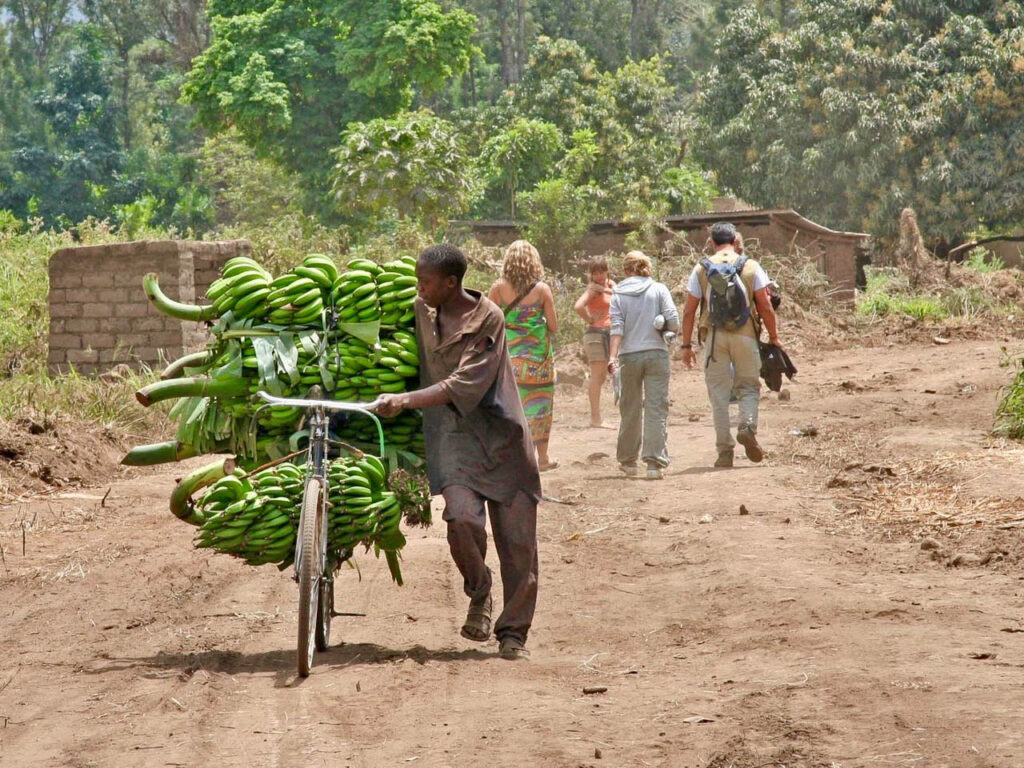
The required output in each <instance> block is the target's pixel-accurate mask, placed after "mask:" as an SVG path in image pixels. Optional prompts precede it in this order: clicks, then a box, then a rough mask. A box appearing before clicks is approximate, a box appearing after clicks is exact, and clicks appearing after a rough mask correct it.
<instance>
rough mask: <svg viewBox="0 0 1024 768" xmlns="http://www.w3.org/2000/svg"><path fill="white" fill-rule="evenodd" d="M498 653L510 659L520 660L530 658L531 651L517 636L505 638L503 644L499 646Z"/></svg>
mask: <svg viewBox="0 0 1024 768" xmlns="http://www.w3.org/2000/svg"><path fill="white" fill-rule="evenodd" d="M498 655H499V656H501V658H503V659H508V660H509V661H518V660H519V659H528V658H530V652H529V651H528V650H526V646H525V644H524V643H523V641H522V640H520V639H519V638H517V637H506V638H503V639H502V641H501V644H500V645H499V646H498Z"/></svg>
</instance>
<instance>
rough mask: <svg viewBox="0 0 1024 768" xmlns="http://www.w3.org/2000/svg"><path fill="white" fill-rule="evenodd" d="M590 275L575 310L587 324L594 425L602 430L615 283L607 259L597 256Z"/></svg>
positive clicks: (585, 336) (585, 346) (586, 349)
mask: <svg viewBox="0 0 1024 768" xmlns="http://www.w3.org/2000/svg"><path fill="white" fill-rule="evenodd" d="M587 272H588V274H589V277H590V281H589V282H588V283H587V288H586V290H585V291H583V295H582V296H580V297H579V298H578V299H577V300H576V304H575V305H574V306H573V310H574V311H575V312H576V314H577V315H579V316H580V317H582V318H583V322H585V323H586V324H587V330H586V331H585V332H584V333H583V350H584V352H586V355H587V362H588V363H589V364H590V389H589V391H588V394H589V395H590V426H592V427H601V426H604V425H603V424H602V422H601V387H603V386H604V382H605V379H606V378H607V377H608V350H609V333H610V331H611V327H612V320H611V315H610V314H609V310H610V308H611V304H612V288H614V287H615V283H614V282H612V280H610V279H609V276H608V262H607V261H605V259H604V257H603V256H594V257H593V258H592V259H591V260H590V262H589V263H588V264H587Z"/></svg>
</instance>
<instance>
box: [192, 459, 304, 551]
mask: <svg viewBox="0 0 1024 768" xmlns="http://www.w3.org/2000/svg"><path fill="white" fill-rule="evenodd" d="M304 480H305V473H304V472H303V471H302V470H301V469H300V468H299V467H297V466H295V465H294V464H289V463H287V462H285V463H281V464H278V465H276V466H274V467H271V468H270V469H266V470H264V471H263V472H260V473H258V474H256V475H253V476H246V474H245V473H244V472H243V471H241V470H238V471H236V474H234V475H228V476H227V477H223V478H221V479H220V480H218V481H217V482H215V483H214V484H213V485H211V486H210V488H209V490H208V491H207V492H206V494H205V495H204V496H203V497H202V498H201V499H200V500H199V501H198V502H197V503H196V510H197V511H198V512H199V514H200V515H201V516H202V517H203V523H202V524H201V525H200V527H199V532H198V534H197V535H196V542H195V543H196V546H197V547H212V548H214V549H216V550H217V551H219V552H224V553H226V554H229V555H234V556H235V557H240V558H242V559H244V560H245V561H246V562H247V563H248V564H249V565H264V564H266V563H282V562H287V561H289V560H290V559H291V558H292V556H293V554H294V551H295V532H296V528H297V527H298V524H299V520H298V515H299V509H300V507H301V504H302V490H303V484H304Z"/></svg>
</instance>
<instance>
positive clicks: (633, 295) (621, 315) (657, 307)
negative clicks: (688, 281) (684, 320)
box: [611, 276, 679, 355]
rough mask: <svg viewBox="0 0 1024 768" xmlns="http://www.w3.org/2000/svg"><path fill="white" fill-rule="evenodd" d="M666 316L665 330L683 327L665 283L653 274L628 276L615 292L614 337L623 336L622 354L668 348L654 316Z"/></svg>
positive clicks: (613, 292)
mask: <svg viewBox="0 0 1024 768" xmlns="http://www.w3.org/2000/svg"><path fill="white" fill-rule="evenodd" d="M658 315H663V316H664V318H665V330H668V331H676V330H678V329H679V311H678V310H677V309H676V303H675V302H674V301H672V294H671V293H670V292H669V290H668V288H666V287H665V286H664V285H663V284H662V283H659V282H656V281H655V280H654V279H653V278H650V277H637V276H634V277H627V278H626V279H625V280H623V281H622V282H621V283H619V284H618V285H616V286H615V288H614V289H613V291H612V306H611V319H612V330H611V335H612V336H621V337H622V344H621V345H620V346H619V354H620V355H624V354H629V353H630V352H644V351H646V350H650V349H662V350H667V349H668V347H667V345H666V344H665V340H664V339H663V338H662V337H661V333H660V332H659V331H656V330H655V329H654V318H655V317H657V316H658Z"/></svg>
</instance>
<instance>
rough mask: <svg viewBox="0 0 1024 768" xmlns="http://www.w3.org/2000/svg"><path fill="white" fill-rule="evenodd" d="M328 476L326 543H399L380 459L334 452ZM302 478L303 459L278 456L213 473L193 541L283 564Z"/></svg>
mask: <svg viewBox="0 0 1024 768" xmlns="http://www.w3.org/2000/svg"><path fill="white" fill-rule="evenodd" d="M327 476H328V482H329V486H330V490H329V495H328V510H329V511H328V538H327V546H328V548H329V550H330V551H332V552H342V551H352V550H353V549H355V547H356V546H357V545H359V544H363V545H364V546H366V547H367V548H369V547H375V548H377V549H380V550H385V551H388V550H398V549H401V546H402V545H403V544H404V542H405V540H404V537H403V536H402V535H401V529H400V523H401V519H402V512H403V506H402V504H401V503H400V501H399V498H398V497H397V496H396V495H395V494H394V493H393V492H391V491H390V490H388V489H387V484H386V470H385V467H384V464H383V463H382V462H381V461H380V459H378V458H377V457H375V456H370V455H363V456H362V457H360V458H355V457H349V458H345V459H336V460H334V461H332V462H330V464H329V465H328V471H327ZM305 479H306V473H305V471H304V469H303V468H302V467H299V466H297V465H295V464H292V463H290V462H281V463H279V464H275V465H274V466H272V467H269V468H267V469H264V470H262V471H260V472H258V473H256V474H253V475H246V474H245V473H244V472H243V471H241V470H237V471H236V473H235V474H232V475H228V476H226V477H223V478H221V479H219V480H217V481H216V482H215V483H213V484H212V485H211V486H210V487H209V489H208V490H207V492H206V494H205V495H204V496H203V497H202V498H201V499H200V500H199V501H198V502H196V504H195V509H196V511H197V513H198V516H199V517H201V518H202V523H201V524H200V527H199V532H198V533H197V535H196V546H197V547H210V548H213V549H216V550H217V551H219V552H223V553H225V554H229V555H234V556H235V557H240V558H242V559H244V560H245V561H246V562H247V563H248V564H249V565H264V564H267V563H278V564H281V565H287V564H288V563H290V562H291V561H292V558H293V557H294V551H295V537H296V534H297V529H298V524H299V510H300V509H301V506H302V494H303V489H304V487H305ZM410 511H415V510H413V508H412V507H410ZM417 519H419V518H418V517H417Z"/></svg>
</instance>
